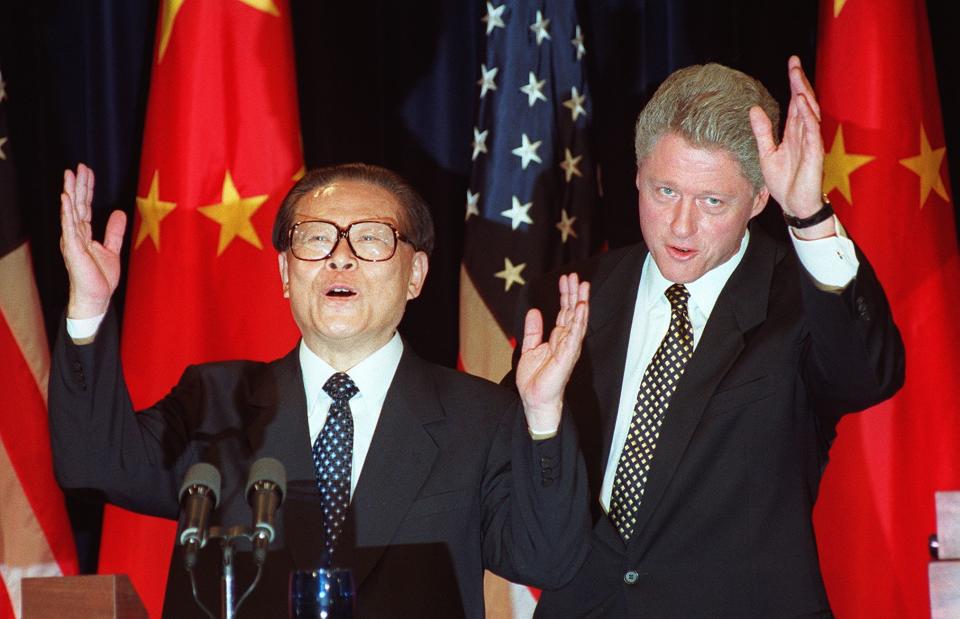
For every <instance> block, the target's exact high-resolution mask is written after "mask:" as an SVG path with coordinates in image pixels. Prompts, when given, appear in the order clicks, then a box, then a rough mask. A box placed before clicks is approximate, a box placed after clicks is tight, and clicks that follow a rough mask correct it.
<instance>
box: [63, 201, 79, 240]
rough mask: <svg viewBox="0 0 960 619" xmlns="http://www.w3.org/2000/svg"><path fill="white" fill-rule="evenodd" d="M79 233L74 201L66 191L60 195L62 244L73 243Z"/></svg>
mask: <svg viewBox="0 0 960 619" xmlns="http://www.w3.org/2000/svg"><path fill="white" fill-rule="evenodd" d="M76 233H77V224H76V213H75V212H74V209H73V200H71V199H70V196H69V195H67V192H66V191H64V192H62V193H61V194H60V240H61V242H62V243H71V242H72V241H73V238H74V236H75V235H76Z"/></svg>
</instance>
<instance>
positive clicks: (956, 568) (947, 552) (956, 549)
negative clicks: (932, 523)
mask: <svg viewBox="0 0 960 619" xmlns="http://www.w3.org/2000/svg"><path fill="white" fill-rule="evenodd" d="M935 500H936V506H937V535H936V541H937V546H936V548H937V553H936V560H935V561H931V562H930V568H929V570H928V574H929V576H930V614H931V616H932V619H956V618H957V617H960V491H957V492H937V493H935Z"/></svg>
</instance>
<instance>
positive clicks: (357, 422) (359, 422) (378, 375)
mask: <svg viewBox="0 0 960 619" xmlns="http://www.w3.org/2000/svg"><path fill="white" fill-rule="evenodd" d="M401 356H403V340H401V339H400V334H399V333H394V334H393V338H391V339H390V341H389V342H387V343H386V344H385V345H384V346H383V347H382V348H380V349H379V350H377V351H376V352H375V353H373V354H372V355H370V356H369V357H367V358H366V359H364V360H363V361H361V362H360V363H358V364H357V365H355V366H353V367H352V368H350V369H349V370H347V374H348V375H349V376H350V378H351V379H353V382H354V384H356V386H357V389H358V390H359V391H358V393H357V395H355V396H353V397H352V398H350V412H351V414H352V416H353V464H352V466H351V468H350V496H351V497H352V496H353V492H354V490H356V488H357V481H358V480H359V479H360V472H361V471H362V470H363V463H364V462H365V461H366V459H367V453H368V452H369V451H370V443H371V442H372V441H373V432H374V430H376V429H377V421H378V420H379V419H380V412H381V410H383V401H384V400H385V399H386V397H387V390H388V389H389V388H390V383H391V382H393V376H394V374H396V373H397V366H398V365H400V357H401ZM300 369H301V370H302V371H303V389H304V392H305V393H306V396H307V423H308V424H309V426H310V445H313V444H314V443H315V442H316V440H317V437H318V436H319V435H320V430H322V429H323V424H324V423H325V422H326V421H327V413H328V412H329V410H330V404H331V403H332V402H333V399H332V398H330V396H328V395H327V394H326V392H325V391H324V390H323V385H324V383H326V382H327V380H328V379H329V378H330V377H331V376H332V375H333V374H335V373H336V372H337V370H335V369H334V368H333V367H331V366H330V365H329V364H328V363H327V362H326V361H324V360H323V359H321V358H320V357H318V356H317V355H316V354H314V352H313V351H311V350H310V349H309V348H307V345H306V344H305V343H304V342H303V340H301V341H300Z"/></svg>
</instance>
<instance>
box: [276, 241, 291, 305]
mask: <svg viewBox="0 0 960 619" xmlns="http://www.w3.org/2000/svg"><path fill="white" fill-rule="evenodd" d="M277 265H278V266H279V267H280V282H281V284H283V298H284V299H289V298H290V276H289V274H288V273H287V254H286V253H283V252H281V253H279V254H277Z"/></svg>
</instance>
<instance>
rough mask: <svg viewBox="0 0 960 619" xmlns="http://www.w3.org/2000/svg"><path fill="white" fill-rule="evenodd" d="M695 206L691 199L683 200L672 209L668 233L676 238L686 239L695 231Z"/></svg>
mask: <svg viewBox="0 0 960 619" xmlns="http://www.w3.org/2000/svg"><path fill="white" fill-rule="evenodd" d="M697 212H698V211H697V205H696V204H695V203H694V201H693V200H692V199H687V198H684V199H683V200H680V201H679V202H678V203H677V205H676V206H675V207H674V211H673V218H672V219H671V221H670V231H671V232H673V234H674V235H675V236H676V237H678V238H688V237H691V236H693V235H694V234H695V233H696V231H697Z"/></svg>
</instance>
